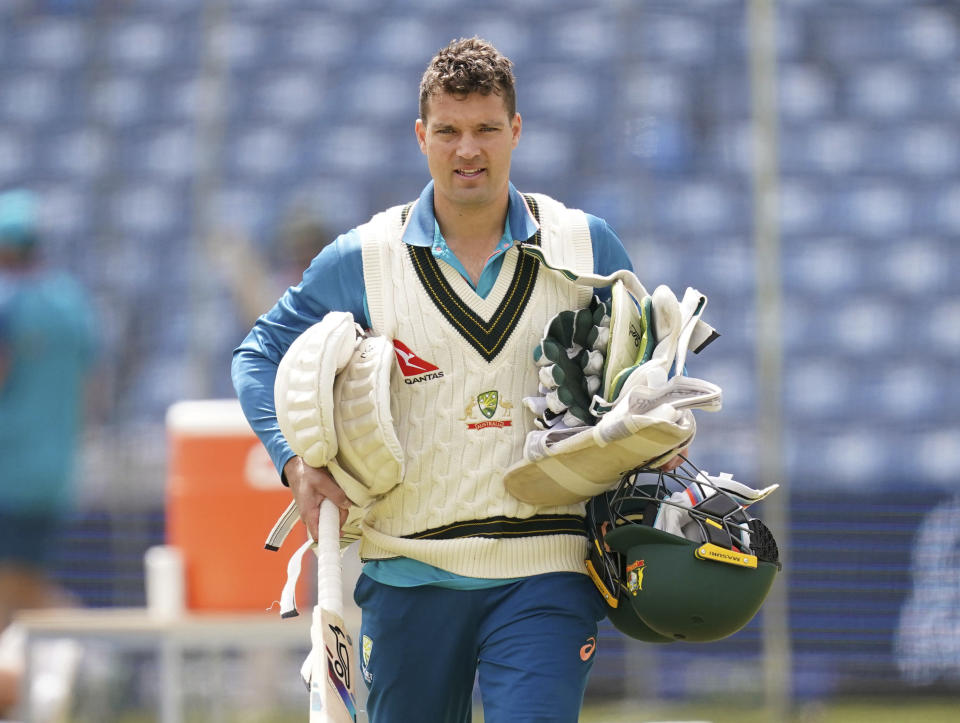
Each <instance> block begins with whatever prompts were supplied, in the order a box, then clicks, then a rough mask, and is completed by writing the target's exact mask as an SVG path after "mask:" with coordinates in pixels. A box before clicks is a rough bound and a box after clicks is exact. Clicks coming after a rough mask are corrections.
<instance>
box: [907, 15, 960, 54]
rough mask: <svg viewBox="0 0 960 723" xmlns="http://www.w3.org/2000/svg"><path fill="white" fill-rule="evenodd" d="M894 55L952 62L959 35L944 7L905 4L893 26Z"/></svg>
mask: <svg viewBox="0 0 960 723" xmlns="http://www.w3.org/2000/svg"><path fill="white" fill-rule="evenodd" d="M896 27H897V31H898V36H899V41H900V42H899V43H898V47H897V51H898V53H900V54H902V55H903V56H904V57H908V58H911V57H912V58H913V59H915V60H917V61H920V62H924V63H931V64H934V65H937V66H939V65H941V64H942V63H949V62H951V61H952V62H956V59H957V51H958V49H960V34H958V32H957V25H956V18H955V16H954V15H953V14H952V13H951V11H950V9H949V8H948V7H947V6H942V7H936V6H934V5H924V6H921V5H919V4H918V5H911V4H909V3H908V4H906V5H905V7H904V9H903V13H902V14H901V16H900V18H899V22H898V23H897V26H896Z"/></svg>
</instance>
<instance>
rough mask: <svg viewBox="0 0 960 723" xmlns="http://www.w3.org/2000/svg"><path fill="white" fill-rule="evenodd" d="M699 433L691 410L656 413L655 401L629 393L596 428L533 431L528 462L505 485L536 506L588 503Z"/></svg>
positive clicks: (664, 407)
mask: <svg viewBox="0 0 960 723" xmlns="http://www.w3.org/2000/svg"><path fill="white" fill-rule="evenodd" d="M634 408H635V409H645V410H647V411H646V412H645V413H637V412H636V411H634ZM695 433H696V423H695V422H694V419H693V414H692V413H691V412H690V411H689V410H686V409H679V410H678V409H676V408H674V407H673V406H672V405H670V404H668V403H661V404H659V405H658V406H656V407H654V408H652V409H651V408H650V400H649V399H647V398H643V397H642V395H634V394H629V395H627V397H626V398H625V399H623V400H622V401H621V402H620V403H619V404H617V405H616V406H615V407H614V408H613V409H612V410H611V411H610V412H608V413H607V414H605V415H604V416H603V417H601V418H600V421H599V422H597V424H596V425H595V426H592V427H578V428H573V429H565V430H557V431H555V430H544V431H533V432H530V433H529V434H528V435H527V439H526V444H525V447H524V459H523V460H521V461H520V462H517V463H516V464H514V465H512V466H511V467H510V468H509V469H507V471H506V474H505V475H504V484H505V486H506V488H507V491H509V492H510V493H511V494H512V495H513V496H514V497H516V498H517V499H519V500H521V501H522V502H528V503H530V504H536V505H567V504H575V503H577V502H583V501H585V500H588V499H589V498H591V497H594V496H596V495H598V494H601V493H603V492H605V491H607V490H608V489H610V488H612V487H613V486H614V485H615V484H616V483H617V482H618V481H619V480H620V477H621V476H622V475H623V474H624V473H626V472H628V471H629V470H631V469H634V468H636V467H639V466H642V465H656V464H660V463H662V462H666V461H667V460H669V459H670V458H672V457H673V456H674V455H675V454H676V453H677V452H678V451H679V450H681V449H683V448H684V447H686V446H687V445H689V444H690V442H691V441H692V440H693V437H694V435H695Z"/></svg>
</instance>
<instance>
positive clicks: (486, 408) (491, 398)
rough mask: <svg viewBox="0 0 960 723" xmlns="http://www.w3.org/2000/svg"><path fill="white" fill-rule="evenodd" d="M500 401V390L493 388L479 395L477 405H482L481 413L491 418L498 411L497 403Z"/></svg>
mask: <svg viewBox="0 0 960 723" xmlns="http://www.w3.org/2000/svg"><path fill="white" fill-rule="evenodd" d="M499 402H500V392H498V391H497V390H495V389H494V390H492V391H489V392H484V393H483V394H481V395H479V396H478V397H477V405H478V406H479V407H480V414H482V415H483V416H484V417H486V418H487V419H490V418H491V417H492V416H493V415H494V414H496V412H497V404H498V403H499Z"/></svg>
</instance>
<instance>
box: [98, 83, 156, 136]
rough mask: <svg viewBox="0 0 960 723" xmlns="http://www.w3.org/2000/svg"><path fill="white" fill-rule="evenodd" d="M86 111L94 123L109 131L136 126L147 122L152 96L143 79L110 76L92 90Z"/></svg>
mask: <svg viewBox="0 0 960 723" xmlns="http://www.w3.org/2000/svg"><path fill="white" fill-rule="evenodd" d="M88 103H89V109H90V114H91V118H92V119H93V121H94V122H97V123H104V124H106V125H107V126H110V127H115V128H116V127H122V126H131V125H136V124H137V123H142V122H144V121H147V120H149V119H150V117H151V115H150V112H149V110H150V107H151V93H150V90H149V88H148V87H147V82H146V80H145V79H144V78H142V77H139V76H135V75H113V76H109V77H106V78H103V79H101V80H99V81H98V82H97V83H96V84H95V85H94V86H93V88H92V90H91V94H90V98H89V101H88Z"/></svg>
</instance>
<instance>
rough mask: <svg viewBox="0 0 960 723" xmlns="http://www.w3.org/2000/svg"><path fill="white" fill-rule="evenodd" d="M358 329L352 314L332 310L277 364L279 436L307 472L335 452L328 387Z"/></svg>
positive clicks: (346, 360) (343, 363)
mask: <svg viewBox="0 0 960 723" xmlns="http://www.w3.org/2000/svg"><path fill="white" fill-rule="evenodd" d="M358 332H359V327H357V326H356V324H354V322H353V315H352V314H350V313H349V312H344V311H332V312H330V313H329V314H327V315H326V316H324V317H323V319H322V320H321V321H319V322H318V323H316V324H314V325H313V326H311V327H310V328H309V329H307V330H306V331H305V332H303V333H302V334H301V335H300V336H298V337H297V338H296V340H294V342H293V344H291V345H290V348H289V349H288V350H287V353H286V354H284V356H283V359H281V360H280V365H279V367H278V368H277V378H276V381H275V383H274V388H273V399H274V404H275V405H276V409H277V422H278V423H279V424H280V431H281V432H282V433H283V436H284V437H285V438H286V440H287V443H288V444H289V445H290V448H291V449H292V450H293V451H294V453H296V454H297V455H298V456H300V457H303V459H304V461H305V462H306V463H307V464H309V465H310V466H312V467H324V466H326V464H327V463H328V462H329V461H330V460H331V459H333V458H334V457H335V456H336V454H337V450H338V446H337V435H336V430H335V427H334V418H333V407H334V405H333V382H334V379H335V378H336V375H337V373H338V372H339V371H340V370H342V369H343V368H344V367H345V366H346V365H347V364H348V363H349V362H350V359H351V358H352V357H353V351H354V349H355V348H356V345H357V339H358V336H359V334H358Z"/></svg>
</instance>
